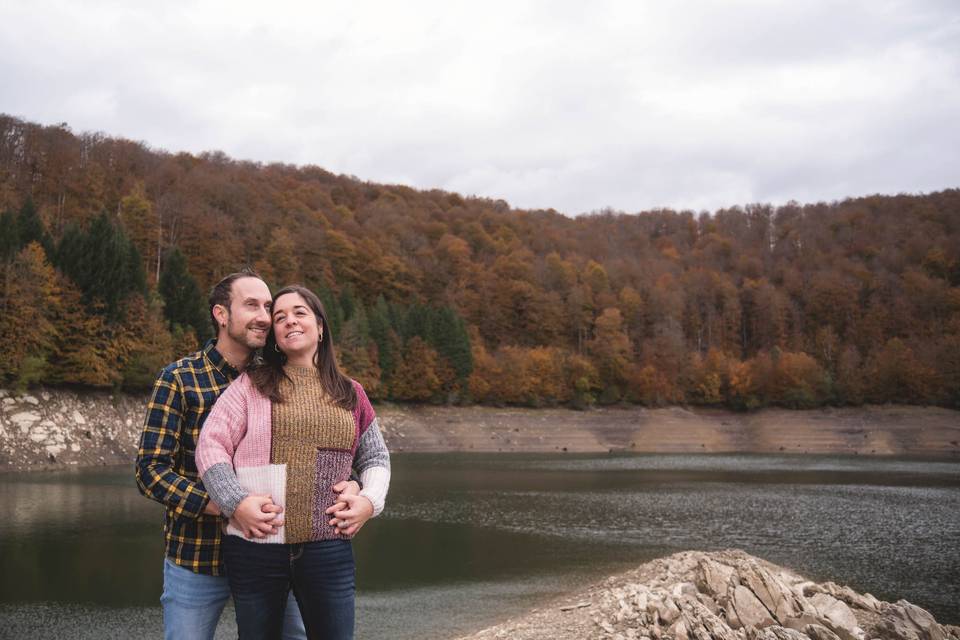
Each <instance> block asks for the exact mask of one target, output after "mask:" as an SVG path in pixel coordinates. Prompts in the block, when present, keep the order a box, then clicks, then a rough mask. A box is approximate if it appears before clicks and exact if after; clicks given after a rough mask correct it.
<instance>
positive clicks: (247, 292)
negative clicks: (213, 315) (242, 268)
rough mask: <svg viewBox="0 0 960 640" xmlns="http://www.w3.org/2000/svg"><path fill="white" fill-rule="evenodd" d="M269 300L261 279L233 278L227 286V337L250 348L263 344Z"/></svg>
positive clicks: (268, 320) (268, 318)
mask: <svg viewBox="0 0 960 640" xmlns="http://www.w3.org/2000/svg"><path fill="white" fill-rule="evenodd" d="M272 301H273V298H272V297H271V296H270V289H269V288H267V285H266V283H265V282H264V281H263V280H261V279H260V278H253V277H251V278H240V279H239V280H236V281H235V282H234V283H233V285H232V287H231V289H230V310H229V311H230V313H229V314H228V316H227V327H226V332H227V338H228V339H230V340H232V341H233V342H236V343H237V344H240V345H243V346H245V347H247V348H248V349H250V350H251V351H252V350H253V349H259V348H260V347H262V346H263V345H264V344H266V342H267V333H268V332H269V331H270V305H271V302H272ZM221 333H222V331H221Z"/></svg>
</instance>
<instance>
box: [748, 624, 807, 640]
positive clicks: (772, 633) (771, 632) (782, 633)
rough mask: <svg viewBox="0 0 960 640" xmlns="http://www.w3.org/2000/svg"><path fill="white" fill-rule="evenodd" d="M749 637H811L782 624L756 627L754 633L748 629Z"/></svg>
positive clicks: (753, 639) (793, 639)
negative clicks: (761, 627)
mask: <svg viewBox="0 0 960 640" xmlns="http://www.w3.org/2000/svg"><path fill="white" fill-rule="evenodd" d="M747 638H748V639H749V640H810V638H808V637H807V636H806V635H804V634H802V633H800V632H799V631H797V630H796V629H787V628H786V627H781V626H780V625H772V626H769V627H765V628H763V629H754V630H752V634H751V633H750V632H749V631H748V632H747Z"/></svg>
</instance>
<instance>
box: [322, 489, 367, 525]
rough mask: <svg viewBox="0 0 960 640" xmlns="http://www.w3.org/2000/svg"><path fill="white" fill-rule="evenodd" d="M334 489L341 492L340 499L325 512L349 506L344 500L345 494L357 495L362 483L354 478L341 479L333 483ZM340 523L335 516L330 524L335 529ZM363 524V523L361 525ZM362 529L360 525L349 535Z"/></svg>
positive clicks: (340, 509) (328, 512) (332, 511)
mask: <svg viewBox="0 0 960 640" xmlns="http://www.w3.org/2000/svg"><path fill="white" fill-rule="evenodd" d="M333 490H334V491H335V492H336V493H339V494H340V500H339V501H337V502H335V503H334V504H333V506H331V507H330V508H329V509H327V510H326V512H325V513H327V514H332V513H334V512H336V511H343V510H345V509H346V508H347V503H346V502H345V501H344V500H343V496H355V495H357V494H358V493H360V485H359V484H358V483H357V482H356V481H354V480H341V481H340V482H338V483H337V484H335V485H333ZM339 523H340V520H339V519H337V518H333V519H331V520H330V526H332V527H334V528H335V529H339V528H340V527H338V526H337V525H338V524H339ZM361 526H362V525H361ZM359 530H360V527H357V528H356V529H355V530H354V531H352V532H351V533H350V534H349V535H353V534H354V533H356V532H357V531H359Z"/></svg>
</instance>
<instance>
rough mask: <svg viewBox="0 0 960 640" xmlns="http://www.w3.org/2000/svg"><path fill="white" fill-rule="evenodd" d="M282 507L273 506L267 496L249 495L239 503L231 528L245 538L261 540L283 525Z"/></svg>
mask: <svg viewBox="0 0 960 640" xmlns="http://www.w3.org/2000/svg"><path fill="white" fill-rule="evenodd" d="M281 513H283V507H281V506H280V505H277V504H274V503H273V499H272V498H271V497H270V496H268V495H263V494H251V495H249V496H247V497H246V498H244V499H243V500H241V501H240V504H238V505H237V509H236V511H234V512H233V517H231V518H230V521H231V523H233V526H235V527H236V528H238V529H240V531H242V532H243V535H244V536H245V537H247V538H263V537H264V536H268V535H271V534H274V533H276V532H277V527H279V526H281V525H282V524H283V516H281V515H280V514H281Z"/></svg>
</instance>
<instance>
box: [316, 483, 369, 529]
mask: <svg viewBox="0 0 960 640" xmlns="http://www.w3.org/2000/svg"><path fill="white" fill-rule="evenodd" d="M343 503H346V508H345V509H339V510H338V509H337V507H338V505H341V504H343ZM327 513H332V514H333V518H332V519H331V520H330V524H331V525H333V526H335V527H337V528H338V529H340V533H343V534H344V535H348V536H352V535H353V534H355V533H356V532H357V531H360V527H362V526H363V524H364V523H365V522H366V521H367V520H369V519H370V518H371V517H372V516H373V503H372V502H370V499H369V498H367V497H366V496H361V495H353V494H347V493H346V492H344V493H341V494H340V502H338V503H337V504H335V505H333V506H332V507H330V508H329V509H327Z"/></svg>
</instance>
